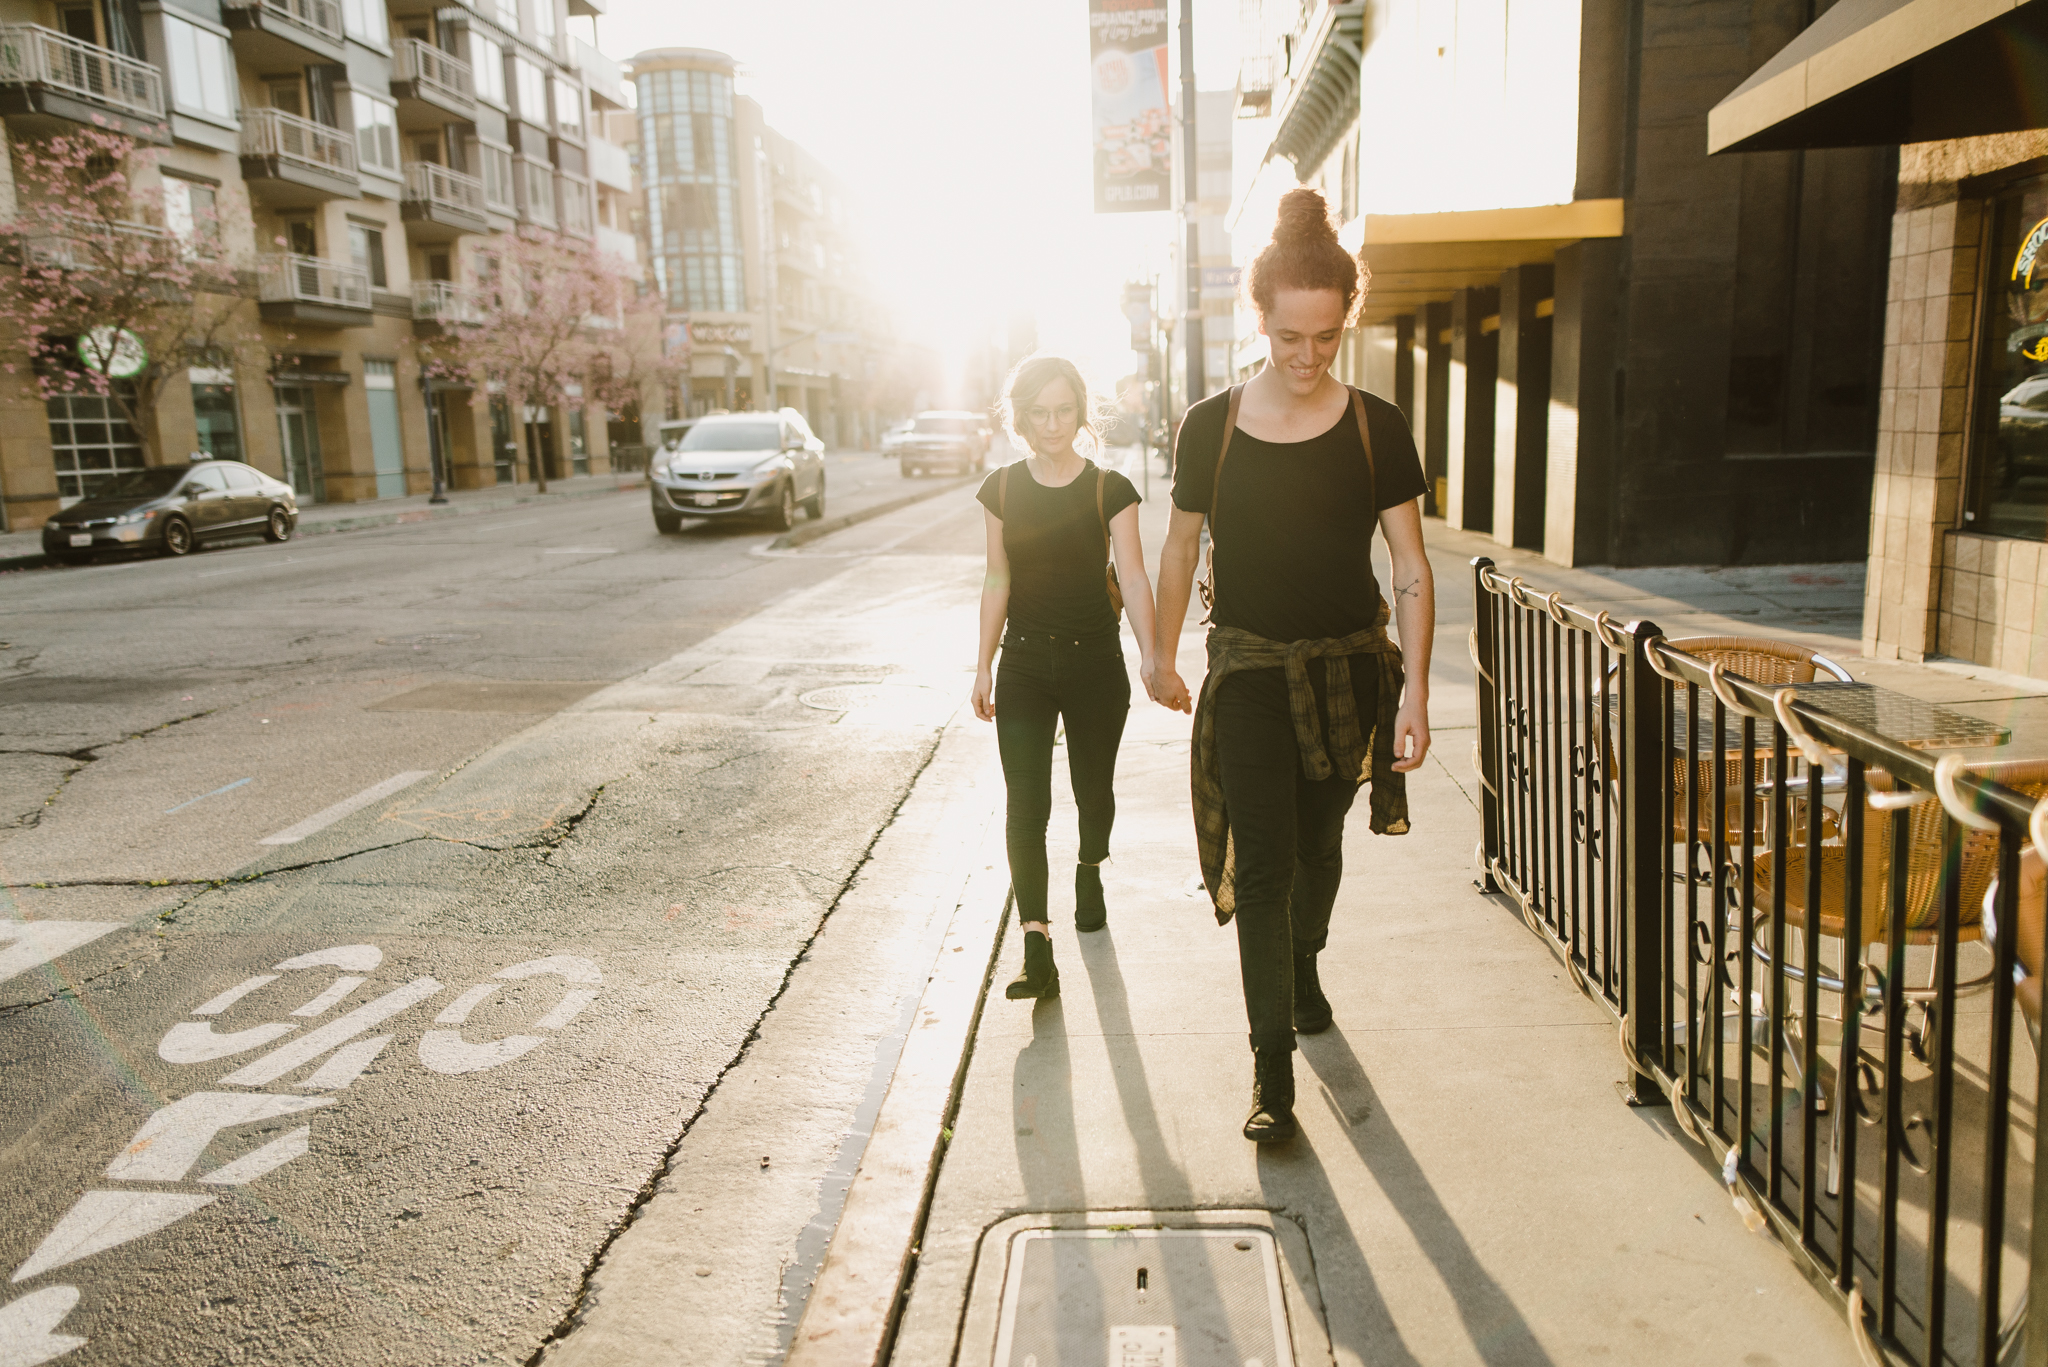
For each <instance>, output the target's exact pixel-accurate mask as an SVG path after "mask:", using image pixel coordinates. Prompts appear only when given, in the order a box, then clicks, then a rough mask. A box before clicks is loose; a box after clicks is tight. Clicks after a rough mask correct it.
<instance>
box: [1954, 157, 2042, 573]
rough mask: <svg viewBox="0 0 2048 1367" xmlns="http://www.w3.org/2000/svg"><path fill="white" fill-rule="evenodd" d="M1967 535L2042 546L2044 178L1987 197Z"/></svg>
mask: <svg viewBox="0 0 2048 1367" xmlns="http://www.w3.org/2000/svg"><path fill="white" fill-rule="evenodd" d="M1990 209H1991V260H1990V263H1989V270H1988V278H1987V281H1986V290H1987V294H1986V297H1985V299H1984V307H1983V309H1982V310H1981V314H1982V317H1983V320H1984V322H1983V334H1982V338H1981V343H1980V345H1981V349H1980V351H1979V353H1978V359H1977V431H1976V433H1975V434H1974V435H1975V440H1974V441H1973V442H1972V443H1971V444H1972V447H1973V451H1972V456H1973V459H1972V460H1971V481H1970V482H1971V489H1970V503H1969V507H1968V509H1967V510H1966V511H1965V512H1964V514H1963V516H1964V521H1965V525H1966V526H1968V527H1969V529H1970V530H1971V531H1976V532H1983V533H1985V534H1987V535H1990V536H2021V537H2026V538H2028V539H2030V540H2034V541H2043V540H2048V176H2044V177H2041V178H2038V179H2035V180H2029V181H2025V182H2023V183H2021V184H2019V185H2016V186H2014V187H2013V188H2012V189H2010V190H2008V191H2007V192H2006V193H2004V194H2002V195H2000V196H1999V197H1998V198H1996V199H1994V200H1993V201H1992V202H1991V205H1990Z"/></svg>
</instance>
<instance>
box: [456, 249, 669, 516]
mask: <svg viewBox="0 0 2048 1367" xmlns="http://www.w3.org/2000/svg"><path fill="white" fill-rule="evenodd" d="M471 268H472V269H471V274H472V279H473V283H474V289H475V295H476V298H475V300H474V303H473V306H472V307H470V308H467V309H463V310H459V311H457V312H458V315H459V316H457V317H455V318H452V319H450V320H449V321H448V322H447V324H446V326H445V329H444V331H443V333H442V335H441V336H440V337H438V338H435V339H432V340H431V341H428V342H424V343H422V345H421V350H422V352H423V360H424V363H425V365H426V366H427V369H428V371H429V373H430V374H433V375H436V376H438V377H440V378H442V379H446V380H453V381H456V382H458V383H462V384H467V385H469V386H470V387H471V388H484V387H486V386H489V385H497V386H500V387H501V388H502V390H503V392H504V395H505V402H506V404H507V405H508V406H509V407H510V408H511V410H512V412H513V413H514V414H516V415H519V417H520V419H521V425H522V427H523V429H524V431H525V434H526V449H527V454H528V457H529V459H530V462H531V464H532V467H533V475H534V483H535V485H536V486H537V487H538V488H539V490H540V491H541V492H542V493H545V492H547V487H548V477H547V460H546V457H545V454H544V453H543V452H541V451H539V450H538V449H536V442H535V435H536V434H535V431H534V423H533V422H532V421H531V420H530V419H527V418H526V416H525V415H526V413H527V412H528V410H529V409H532V408H556V407H560V406H562V405H564V404H568V403H571V402H580V399H576V398H572V393H573V392H575V391H577V390H579V389H580V390H581V391H582V393H584V394H588V395H590V396H591V397H594V398H596V399H597V400H598V401H599V402H604V403H607V404H610V403H611V402H613V401H614V400H616V399H617V398H618V392H619V391H618V388H617V384H618V380H617V377H618V376H619V375H620V374H621V373H622V372H624V373H628V374H630V373H632V372H633V371H634V368H635V362H634V361H633V360H632V359H631V356H630V348H629V347H628V346H627V343H626V340H625V339H626V337H627V335H628V332H629V329H628V327H627V320H628V318H629V316H634V315H633V314H632V309H631V307H630V305H631V304H632V301H633V300H634V286H633V282H632V281H631V280H630V279H628V278H627V277H626V274H625V271H624V269H623V267H622V264H621V263H619V262H618V261H616V260H614V259H613V258H611V257H609V256H604V255H600V254H599V253H597V252H594V251H592V250H590V249H589V248H588V247H587V246H585V245H584V244H583V243H581V242H579V241H577V240H576V239H574V238H568V237H563V236H561V235H559V234H556V233H550V232H542V231H540V230H538V229H531V228H529V229H522V230H520V231H519V232H516V233H507V234H505V235H504V236H503V237H499V238H494V239H492V240H491V243H490V245H489V247H488V248H485V249H480V250H478V251H476V252H475V253H474V254H473V255H472V257H471Z"/></svg>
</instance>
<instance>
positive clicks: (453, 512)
mask: <svg viewBox="0 0 2048 1367" xmlns="http://www.w3.org/2000/svg"><path fill="white" fill-rule="evenodd" d="M646 487H647V481H646V480H644V479H642V480H639V481H637V482H635V483H632V484H615V485H613V486H612V487H610V488H608V489H572V490H567V491H564V492H559V493H558V492H554V491H550V492H548V493H545V494H539V493H529V494H519V495H516V496H514V497H511V498H498V499H493V500H491V501H490V502H488V503H469V502H466V501H465V502H461V503H457V502H453V501H450V502H449V503H447V504H444V505H441V506H438V507H435V506H429V507H425V508H405V509H402V510H399V511H396V512H389V513H361V514H356V515H351V516H348V517H333V518H321V519H319V520H317V521H313V522H307V521H304V520H301V521H300V523H299V525H298V526H297V527H296V528H294V529H293V532H292V535H293V536H294V537H307V536H328V535H331V534H332V533H335V532H359V531H363V530H365V529H367V528H370V527H396V526H402V525H404V524H406V523H411V522H439V521H441V520H442V519H444V518H451V517H475V516H477V515H479V514H482V513H502V512H505V511H507V510H509V509H512V508H518V507H521V506H523V505H525V504H529V503H538V502H542V501H545V500H550V499H562V500H565V501H572V502H574V501H580V500H583V499H586V498H607V497H609V496H611V495H612V494H625V493H631V492H633V491H634V490H636V489H644V488H646ZM48 559H49V558H48V557H47V556H45V555H44V554H43V553H42V552H41V551H30V552H28V553H27V554H25V555H0V570H30V569H37V568H40V567H41V566H43V565H45V564H47V563H48Z"/></svg>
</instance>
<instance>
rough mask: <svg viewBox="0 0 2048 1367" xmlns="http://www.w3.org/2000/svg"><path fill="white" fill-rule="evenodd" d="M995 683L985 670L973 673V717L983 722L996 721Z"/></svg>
mask: <svg viewBox="0 0 2048 1367" xmlns="http://www.w3.org/2000/svg"><path fill="white" fill-rule="evenodd" d="M995 691H996V686H995V681H994V680H993V679H991V678H990V677H989V672H988V670H987V669H977V670H975V671H974V715H975V716H977V717H979V718H981V719H982V720H983V721H994V720H995V719H996V699H995Z"/></svg>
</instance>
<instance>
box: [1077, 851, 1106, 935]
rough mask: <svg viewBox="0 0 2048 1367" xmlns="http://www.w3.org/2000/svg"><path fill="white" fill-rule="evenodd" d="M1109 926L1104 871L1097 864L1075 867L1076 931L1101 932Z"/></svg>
mask: <svg viewBox="0 0 2048 1367" xmlns="http://www.w3.org/2000/svg"><path fill="white" fill-rule="evenodd" d="M1108 924H1109V907H1108V906H1107V905H1106V904H1105V903H1104V902H1103V900H1102V869H1101V868H1100V867H1099V866H1097V865H1095V864H1076V865H1074V929H1076V930H1083V931H1086V930H1100V929H1102V928H1103V927H1104V926H1106V925H1108Z"/></svg>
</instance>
